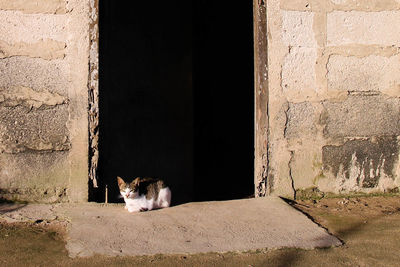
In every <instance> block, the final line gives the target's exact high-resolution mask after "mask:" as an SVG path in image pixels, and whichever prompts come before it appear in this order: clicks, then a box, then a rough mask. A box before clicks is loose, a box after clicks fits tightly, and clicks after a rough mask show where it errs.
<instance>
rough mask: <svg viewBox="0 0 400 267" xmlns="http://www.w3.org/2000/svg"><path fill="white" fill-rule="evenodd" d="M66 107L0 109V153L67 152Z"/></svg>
mask: <svg viewBox="0 0 400 267" xmlns="http://www.w3.org/2000/svg"><path fill="white" fill-rule="evenodd" d="M68 115H69V114H68V107H67V105H60V106H55V107H53V108H51V109H32V110H31V109H29V108H26V107H23V106H16V107H13V108H9V107H0V152H5V153H20V152H24V151H38V152H51V151H60V150H68V149H69V148H70V143H69V133H68V129H67V126H66V123H67V121H68Z"/></svg>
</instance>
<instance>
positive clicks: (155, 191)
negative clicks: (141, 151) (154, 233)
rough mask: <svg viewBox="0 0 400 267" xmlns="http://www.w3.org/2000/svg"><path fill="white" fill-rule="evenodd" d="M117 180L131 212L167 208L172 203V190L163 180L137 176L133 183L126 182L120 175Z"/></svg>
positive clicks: (127, 207) (126, 207)
mask: <svg viewBox="0 0 400 267" xmlns="http://www.w3.org/2000/svg"><path fill="white" fill-rule="evenodd" d="M117 180H118V187H119V191H120V193H121V195H122V196H123V198H124V200H125V209H127V210H128V211H129V212H138V211H148V210H152V209H159V208H167V207H169V206H170V205H171V190H170V189H169V188H168V187H167V186H166V185H165V183H164V181H162V180H159V179H153V178H140V177H137V178H136V179H134V180H133V181H132V182H131V183H126V182H125V181H124V179H122V178H121V177H119V176H118V177H117Z"/></svg>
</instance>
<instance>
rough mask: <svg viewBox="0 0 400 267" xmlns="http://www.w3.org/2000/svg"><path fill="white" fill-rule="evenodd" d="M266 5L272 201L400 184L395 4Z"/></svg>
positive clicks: (399, 18)
mask: <svg viewBox="0 0 400 267" xmlns="http://www.w3.org/2000/svg"><path fill="white" fill-rule="evenodd" d="M266 3H267V27H268V78H269V84H268V86H269V105H268V114H269V151H268V153H269V175H268V177H269V179H270V184H271V188H270V191H271V192H272V194H276V195H284V196H287V197H294V196H295V194H296V193H297V194H298V195H299V194H300V193H302V192H304V191H309V190H311V191H313V192H332V193H336V194H338V193H353V192H366V193H370V192H375V191H379V192H387V191H393V190H395V191H396V190H398V188H399V186H400V164H399V155H400V153H399V140H400V138H399V137H400V53H399V52H400V1H398V0H362V1H359V0H358V1H356V0H309V1H306V0H280V1H279V0H271V1H266Z"/></svg>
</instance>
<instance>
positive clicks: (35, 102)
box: [0, 86, 67, 108]
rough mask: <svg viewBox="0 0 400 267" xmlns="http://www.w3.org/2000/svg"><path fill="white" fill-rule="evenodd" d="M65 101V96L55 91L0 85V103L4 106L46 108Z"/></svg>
mask: <svg viewBox="0 0 400 267" xmlns="http://www.w3.org/2000/svg"><path fill="white" fill-rule="evenodd" d="M65 103H67V98H66V97H63V96H61V95H59V94H57V93H54V94H52V93H49V92H46V91H41V92H37V91H35V90H33V89H32V88H29V87H23V86H15V87H11V88H1V87H0V104H3V105H4V106H6V107H16V106H20V105H21V106H25V107H28V108H42V107H44V108H47V107H52V106H56V105H61V104H65Z"/></svg>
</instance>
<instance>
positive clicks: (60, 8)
mask: <svg viewBox="0 0 400 267" xmlns="http://www.w3.org/2000/svg"><path fill="white" fill-rule="evenodd" d="M0 9H2V10H19V11H22V12H24V13H51V14H64V13H66V12H67V9H66V0H11V1H10V0H0Z"/></svg>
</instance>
